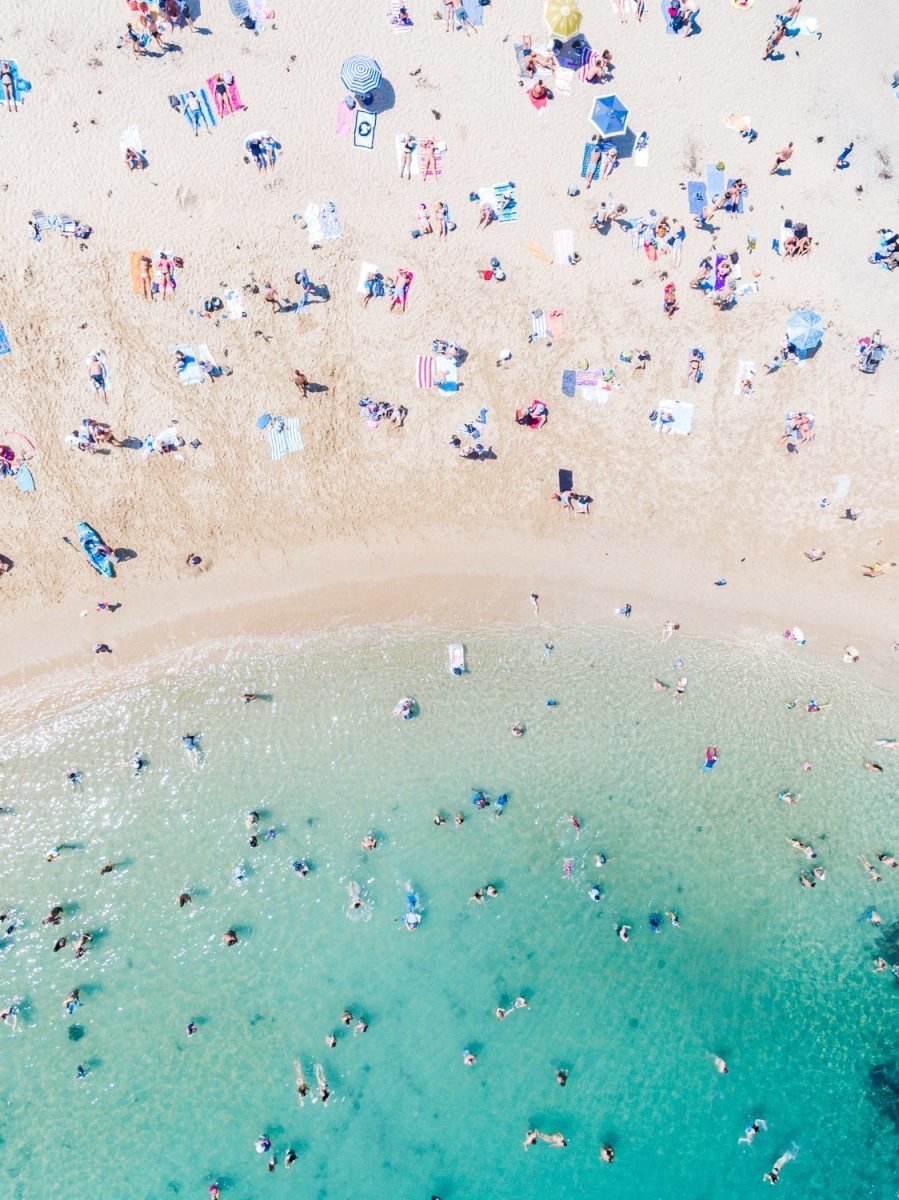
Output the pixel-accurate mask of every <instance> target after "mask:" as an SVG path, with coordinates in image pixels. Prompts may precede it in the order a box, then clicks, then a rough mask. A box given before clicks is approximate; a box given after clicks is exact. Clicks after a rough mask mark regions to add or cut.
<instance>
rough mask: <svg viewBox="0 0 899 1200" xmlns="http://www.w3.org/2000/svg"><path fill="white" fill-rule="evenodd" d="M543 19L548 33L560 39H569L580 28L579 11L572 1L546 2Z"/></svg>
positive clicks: (547, 0)
mask: <svg viewBox="0 0 899 1200" xmlns="http://www.w3.org/2000/svg"><path fill="white" fill-rule="evenodd" d="M543 19H544V21H545V22H546V23H547V25H548V26H549V30H550V33H552V34H554V35H555V36H556V37H560V38H570V37H572V36H573V35H574V34H576V33H577V31H578V30H579V29H580V27H581V10H580V9H579V8H578V6H577V5H576V4H575V3H574V0H546V7H545V8H544V10H543Z"/></svg>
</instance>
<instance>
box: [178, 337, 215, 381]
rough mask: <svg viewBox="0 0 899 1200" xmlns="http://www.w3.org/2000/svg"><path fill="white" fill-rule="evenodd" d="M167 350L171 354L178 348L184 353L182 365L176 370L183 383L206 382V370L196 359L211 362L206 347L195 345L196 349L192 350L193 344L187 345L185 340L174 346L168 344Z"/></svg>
mask: <svg viewBox="0 0 899 1200" xmlns="http://www.w3.org/2000/svg"><path fill="white" fill-rule="evenodd" d="M169 350H170V351H171V352H172V354H174V353H175V351H176V350H180V351H181V353H182V354H183V355H184V366H183V367H182V368H181V370H180V371H179V372H178V378H179V379H180V380H181V382H182V383H183V384H185V385H187V384H189V383H205V382H206V372H205V371H204V370H203V369H202V367H201V366H200V363H199V361H198V360H199V359H200V358H205V359H206V361H207V362H211V359H210V358H209V349H208V347H206V346H197V348H196V350H194V348H193V346H190V345H188V344H187V343H186V342H179V343H178V345H176V346H169ZM204 350H205V351H206V353H205V354H203V351H204Z"/></svg>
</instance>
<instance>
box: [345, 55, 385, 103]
mask: <svg viewBox="0 0 899 1200" xmlns="http://www.w3.org/2000/svg"><path fill="white" fill-rule="evenodd" d="M340 82H341V83H342V84H343V86H344V87H345V88H346V90H347V91H348V92H352V94H353V95H354V96H367V95H368V93H369V92H373V91H374V90H375V88H376V87H377V86H378V84H379V83H380V82H381V68H380V67H379V66H378V64H377V63H376V62H375V60H374V59H373V58H369V57H368V56H367V55H365V54H354V55H353V56H352V57H351V58H348V59H346V61H345V62H344V64H343V66H342V67H341V68H340Z"/></svg>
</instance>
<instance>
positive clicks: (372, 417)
mask: <svg viewBox="0 0 899 1200" xmlns="http://www.w3.org/2000/svg"><path fill="white" fill-rule="evenodd" d="M359 411H360V414H361V415H362V416H363V417H365V419H366V421H367V422H368V424H369V426H370V427H371V428H372V429H374V428H376V427H377V426H378V425H379V424H380V423H381V421H392V422H393V424H394V425H395V426H396V427H397V429H402V427H403V424H404V423H405V420H406V417H408V415H409V410H408V408H406V406H405V405H404V404H390V403H389V402H388V401H387V400H372V398H371V396H363V397H362V399H361V400H360V401H359Z"/></svg>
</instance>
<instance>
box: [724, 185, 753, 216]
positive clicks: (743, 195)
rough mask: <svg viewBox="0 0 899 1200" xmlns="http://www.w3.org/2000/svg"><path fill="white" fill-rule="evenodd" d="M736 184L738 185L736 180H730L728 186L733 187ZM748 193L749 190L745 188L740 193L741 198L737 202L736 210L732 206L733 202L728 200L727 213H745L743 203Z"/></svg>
mask: <svg viewBox="0 0 899 1200" xmlns="http://www.w3.org/2000/svg"><path fill="white" fill-rule="evenodd" d="M735 183H736V180H735V179H728V181H727V186H728V187H733V186H734V184H735ZM748 192H749V188H744V190H743V191H742V192H740V198H739V200H738V201H737V207H736V208H734V207H733V205H732V204H731V202H730V201H729V200H728V202H727V204H726V205H725V208H726V209H727V211H728V212H738V213H741V212H742V211H743V201H744V200H745V199H746V196H747V194H748Z"/></svg>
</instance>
